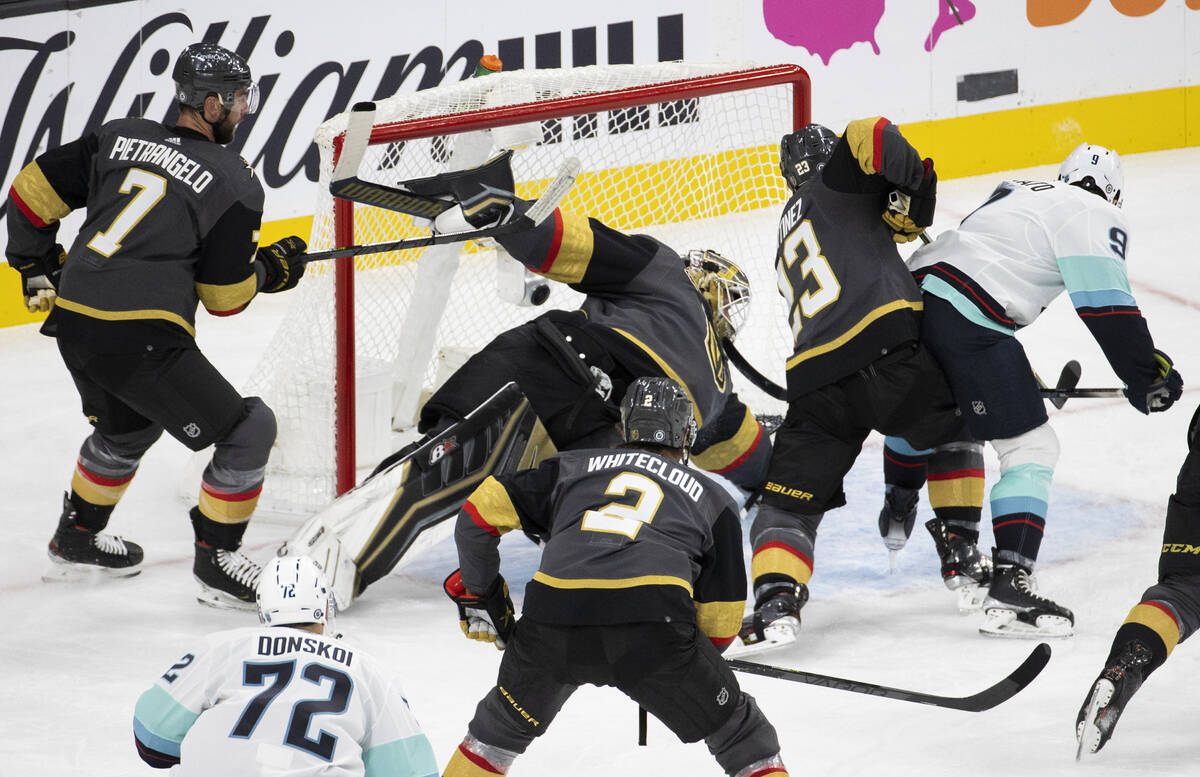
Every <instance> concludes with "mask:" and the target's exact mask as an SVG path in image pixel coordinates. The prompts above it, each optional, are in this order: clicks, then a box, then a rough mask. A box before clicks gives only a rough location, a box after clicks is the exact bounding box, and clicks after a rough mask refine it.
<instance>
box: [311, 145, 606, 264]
mask: <svg viewBox="0 0 1200 777" xmlns="http://www.w3.org/2000/svg"><path fill="white" fill-rule="evenodd" d="M581 169H582V164H581V163H580V161H579V159H578V158H577V157H568V158H567V159H566V160H564V161H563V163H562V165H560V166H559V168H558V172H557V174H556V175H555V177H554V180H553V181H551V182H550V185H549V186H547V187H546V191H545V192H543V193H542V196H541V197H539V198H538V199H537V201H535V202H534V203H533V205H532V206H530V208H529V210H527V211H525V213H524V214H523V215H521V216H518V217H516V218H515V219H513V220H512V221H510V222H508V223H507V224H501V225H499V226H496V227H487V228H485V229H475V230H469V231H466V232H448V233H445V234H435V235H430V236H428V237H415V238H408V239H406V240H394V241H392V242H390V243H372V244H369V245H360V246H347V247H346V248H334V249H332V250H330V251H318V252H316V253H311V254H308V255H307V256H306V257H305V258H304V263H305V264H308V263H309V262H319V261H322V260H325V259H340V258H342V257H346V256H361V255H362V254H377V253H384V252H386V251H405V250H408V249H410V248H425V247H427V246H434V245H443V244H446V243H461V242H464V241H467V240H480V239H482V238H485V237H499V236H502V235H508V234H512V233H514V232H521V231H524V230H527V229H533V228H534V227H536V226H537V225H538V224H541V223H542V222H543V221H545V220H546V217H548V216H549V215H550V214H551V213H553V212H554V209H555V208H557V207H558V205H559V203H560V202H562V201H563V198H564V197H566V196H567V192H569V191H570V190H571V187H572V186H573V185H574V183H575V178H576V176H578V175H579V172H580V170H581Z"/></svg>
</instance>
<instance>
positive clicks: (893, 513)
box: [879, 486, 920, 571]
mask: <svg viewBox="0 0 1200 777" xmlns="http://www.w3.org/2000/svg"><path fill="white" fill-rule="evenodd" d="M919 497H920V492H918V491H917V490H916V489H912V488H901V487H900V486H887V487H886V489H885V493H884V495H883V509H882V510H880V511H879V535H880V536H881V537H883V545H884V547H886V548H887V549H888V570H889V571H891V570H894V569H895V568H896V555H897V554H898V553H899V552H900V551H901V550H902V549H903V548H904V546H905V544H906V543H907V542H908V538H909V536H910V535H912V530H913V524H914V523H915V522H916V520H917V499H918V498H919Z"/></svg>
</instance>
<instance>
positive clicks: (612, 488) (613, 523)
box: [579, 472, 663, 540]
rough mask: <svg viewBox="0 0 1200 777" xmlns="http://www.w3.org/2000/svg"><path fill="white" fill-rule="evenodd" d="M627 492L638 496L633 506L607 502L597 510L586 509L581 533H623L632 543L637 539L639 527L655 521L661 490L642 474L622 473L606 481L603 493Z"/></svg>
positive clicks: (608, 494) (622, 494) (616, 493)
mask: <svg viewBox="0 0 1200 777" xmlns="http://www.w3.org/2000/svg"><path fill="white" fill-rule="evenodd" d="M630 491H632V492H634V493H635V494H637V501H636V502H634V503H633V504H632V505H626V504H621V503H620V502H609V503H608V504H606V505H604V507H601V508H600V509H599V510H588V511H587V512H586V513H584V514H583V522H582V523H581V524H580V525H579V527H580V528H581V529H583V530H584V531H600V532H608V533H610V534H624V535H625V536H626V537H628V538H629V539H631V540H634V539H637V533H638V531H639V530H640V529H641V528H642V524H645V523H650V522H651V521H653V520H654V514H655V513H657V512H658V507H659V505H661V504H662V500H663V490H662V487H661V486H659V485H658V484H657V483H655V482H654V481H653V480H651V479H650V478H648V477H646V476H645V475H639V474H637V473H636V472H622V473H621V474H620V475H617V476H616V477H615V478H613V479H612V480H611V481H609V483H608V488H606V489H605V490H604V493H605V494H606V495H607V496H625V495H626V494H628V493H629V492H630Z"/></svg>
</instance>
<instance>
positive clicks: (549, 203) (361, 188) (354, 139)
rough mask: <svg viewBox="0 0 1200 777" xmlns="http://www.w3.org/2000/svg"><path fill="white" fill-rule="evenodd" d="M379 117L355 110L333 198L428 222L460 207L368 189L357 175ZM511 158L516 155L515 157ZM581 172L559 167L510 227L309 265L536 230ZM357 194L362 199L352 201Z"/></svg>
mask: <svg viewBox="0 0 1200 777" xmlns="http://www.w3.org/2000/svg"><path fill="white" fill-rule="evenodd" d="M374 117H375V104H374V103H357V104H356V105H355V106H354V108H353V109H351V113H350V118H349V121H348V122H347V125H346V131H345V134H344V135H343V140H342V153H341V156H339V157H338V163H337V166H336V167H335V168H334V172H333V178H332V180H331V181H330V184H329V191H330V193H331V194H333V195H334V196H335V197H343V199H350V200H354V201H355V202H362V203H366V204H369V205H374V206H376V207H380V208H384V209H387V210H393V211H397V212H400V213H406V214H408V215H415V216H418V217H420V218H428V219H433V218H434V217H436V216H437V215H439V214H440V213H442V212H443V211H445V210H448V209H449V208H452V207H454V206H456V205H458V203H457V202H454V201H451V200H444V199H440V198H437V197H426V196H424V195H417V194H412V193H410V192H405V191H403V190H401V189H397V188H395V187H388V186H383V185H382V184H372V183H368V182H365V181H363V180H361V179H360V178H358V177H357V176H356V175H355V174H356V173H357V172H358V166H359V164H360V163H361V161H362V157H363V153H364V151H365V150H366V146H367V141H368V140H370V136H371V124H372V122H373V121H374ZM506 153H507V154H509V155H511V152H506ZM502 158H504V157H503V156H501V157H496V158H495V159H494V160H493V162H495V161H496V160H499V159H502ZM489 164H490V163H489ZM581 169H582V164H581V163H580V161H579V159H578V158H577V157H568V158H567V159H565V160H563V163H562V164H561V165H559V168H558V170H557V172H556V173H555V176H554V180H552V181H551V182H550V185H549V186H547V187H546V190H545V191H544V192H543V193H542V196H541V197H539V198H538V199H537V200H536V201H535V202H534V203H533V205H531V206H530V207H529V210H527V211H525V213H524V214H523V215H521V216H518V217H516V218H514V219H513V220H512V221H510V222H508V223H506V224H501V225H499V226H495V227H486V228H484V229H475V230H467V231H465V232H448V233H443V234H432V235H429V236H428V237H417V238H408V239H405V240H394V241H391V242H388V243H373V244H368V245H358V246H346V247H345V248H335V249H332V250H329V251H317V252H314V253H310V254H308V255H307V256H305V258H304V264H308V263H309V262H319V261H323V260H326V259H341V258H344V257H350V256H361V255H363V254H374V253H384V252H388V251H405V250H408V249H412V248H426V247H428V246H434V245H444V244H446V243H461V242H465V241H467V240H481V239H483V238H489V237H499V236H501V235H507V234H511V233H513V232H521V231H523V230H527V229H532V228H533V227H536V226H537V225H538V224H541V223H542V222H543V221H545V220H546V218H547V217H548V216H549V215H550V214H551V213H553V212H554V209H555V208H557V207H558V205H559V203H561V202H562V201H563V198H565V197H566V196H567V193H568V192H569V191H570V190H571V187H572V186H573V185H574V184H575V178H576V177H577V176H578V175H579V172H580V170H581ZM369 187H374V189H372V191H373V192H374V194H371V193H370V192H368V191H367V189H368V188H369ZM339 192H340V193H339ZM356 194H357V195H359V196H351V195H356Z"/></svg>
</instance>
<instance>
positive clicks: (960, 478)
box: [929, 443, 983, 542]
mask: <svg viewBox="0 0 1200 777" xmlns="http://www.w3.org/2000/svg"><path fill="white" fill-rule="evenodd" d="M929 505H930V506H931V507H932V508H933V513H934V515H936V516H937V517H938V518H940V519H942V520H943V521H945V522H946V528H947V532H948V533H949V534H951V535H958V536H960V537H962V538H964V539H966V540H969V541H971V542H978V541H979V522H980V516H981V515H982V513H983V446H981V445H979V444H978V443H952V444H950V445H944V446H942V447H940V448H938V449H937V450H935V451H934V453H933V455H932V456H930V457H929Z"/></svg>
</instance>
